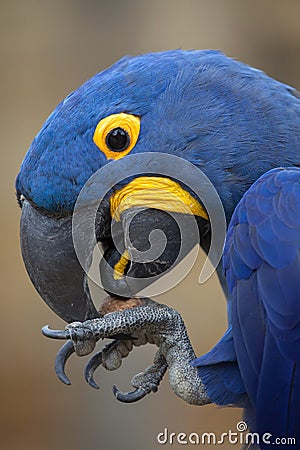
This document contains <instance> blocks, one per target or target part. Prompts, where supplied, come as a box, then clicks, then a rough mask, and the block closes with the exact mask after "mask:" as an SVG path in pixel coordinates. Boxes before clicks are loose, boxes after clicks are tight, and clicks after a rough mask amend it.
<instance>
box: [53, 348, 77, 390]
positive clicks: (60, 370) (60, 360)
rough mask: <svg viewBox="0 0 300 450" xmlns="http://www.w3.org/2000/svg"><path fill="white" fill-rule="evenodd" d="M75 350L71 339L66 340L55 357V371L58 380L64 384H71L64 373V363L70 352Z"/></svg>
mask: <svg viewBox="0 0 300 450" xmlns="http://www.w3.org/2000/svg"><path fill="white" fill-rule="evenodd" d="M74 352H75V349H74V345H73V342H72V341H67V342H66V343H65V344H64V345H63V346H62V347H61V349H60V350H59V352H58V353H57V355H56V358H55V373H56V375H57V377H58V379H59V380H60V381H62V382H63V383H64V384H67V385H70V384H72V383H71V381H70V380H69V378H68V377H67V375H66V373H65V365H66V362H67V360H68V359H69V358H70V356H71V355H72V353H74Z"/></svg>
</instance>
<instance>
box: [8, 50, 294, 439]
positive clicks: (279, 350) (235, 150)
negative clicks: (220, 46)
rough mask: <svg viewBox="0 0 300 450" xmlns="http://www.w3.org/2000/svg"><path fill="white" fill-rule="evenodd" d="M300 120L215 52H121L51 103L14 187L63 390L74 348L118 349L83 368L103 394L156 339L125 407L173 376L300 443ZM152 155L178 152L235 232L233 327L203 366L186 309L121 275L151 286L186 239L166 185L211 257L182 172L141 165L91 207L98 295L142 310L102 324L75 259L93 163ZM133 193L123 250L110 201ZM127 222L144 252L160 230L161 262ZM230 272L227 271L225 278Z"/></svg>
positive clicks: (120, 311) (189, 397)
mask: <svg viewBox="0 0 300 450" xmlns="http://www.w3.org/2000/svg"><path fill="white" fill-rule="evenodd" d="M299 119H300V101H299V94H298V93H297V91H295V90H294V89H293V88H291V87H289V86H287V85H285V84H282V83H280V82H278V81H275V80H273V79H271V78H269V77H268V76H266V75H265V74H264V73H262V72H261V71H259V70H256V69H253V68H250V67H248V66H247V65H245V64H242V63H240V62H237V61H234V60H232V59H230V58H227V57H226V56H224V55H223V54H222V53H220V52H217V51H181V50H176V51H168V52H163V53H153V54H147V55H142V56H138V57H126V58H123V59H122V60H120V61H119V62H117V63H116V64H115V65H113V66H112V67H111V68H109V69H107V70H105V71H103V72H101V73H99V74H97V75H95V76H94V77H93V78H91V79H90V80H88V81H87V82H86V83H84V84H83V85H82V86H81V87H80V88H79V89H77V90H76V91H75V92H73V93H71V94H70V95H69V96H68V97H67V98H66V99H65V100H64V101H63V102H62V103H60V104H59V105H58V106H57V108H56V109H55V110H54V112H53V113H52V114H51V115H50V117H49V118H48V119H47V121H46V122H45V124H44V126H43V127H42V129H41V131H40V132H39V133H38V135H37V136H36V138H35V139H34V141H33V143H32V145H31V147H30V148H29V150H28V153H27V155H26V157H25V159H24V162H23V164H22V166H21V170H20V173H19V175H18V177H17V181H16V191H17V197H18V200H19V203H20V206H21V207H22V216H21V246H22V252H23V258H24V262H25V265H26V268H27V271H28V273H29V276H30V278H31V280H32V282H33V284H34V286H35V287H36V289H37V290H38V292H39V294H40V295H41V297H42V298H43V299H44V300H45V301H46V303H47V304H48V305H49V306H50V307H51V308H52V309H53V310H54V311H55V312H56V313H57V314H58V315H59V316H60V317H61V318H63V319H64V320H65V321H66V322H69V324H68V325H67V326H66V330H61V331H60V330H57V331H55V330H50V329H49V328H47V327H46V328H44V330H43V331H44V334H45V335H47V336H50V337H54V338H59V339H68V341H67V343H66V344H65V345H64V346H63V347H62V349H61V351H60V352H59V354H58V356H57V360H56V370H57V374H58V376H59V378H60V379H61V380H62V381H64V382H65V383H69V380H68V378H67V376H66V374H65V372H64V365H65V362H66V360H67V358H68V357H69V356H70V355H71V354H72V353H73V352H74V351H75V352H76V353H77V354H78V355H82V354H88V353H90V352H91V351H92V350H93V349H94V347H95V343H96V341H97V340H99V339H100V338H104V337H105V338H114V340H113V341H112V342H111V343H110V344H108V346H107V347H106V348H105V349H104V350H103V351H102V352H100V353H96V354H95V355H94V356H93V357H92V358H91V360H90V361H89V363H88V365H87V368H86V379H87V381H88V382H89V383H90V384H91V385H92V386H94V387H96V384H95V381H94V379H93V372H94V370H95V369H96V367H98V366H99V365H100V364H102V365H103V366H104V367H106V368H109V369H116V368H117V367H119V365H120V361H121V359H122V357H125V356H127V355H128V353H129V351H130V350H131V348H132V345H133V344H134V343H135V340H137V341H138V340H140V343H146V342H152V343H155V344H156V345H157V346H158V347H159V348H158V351H157V353H156V356H155V359H154V363H153V365H152V366H150V367H149V368H148V369H146V371H145V372H144V373H142V374H138V375H136V376H135V377H134V378H133V380H132V385H133V386H134V387H135V388H136V389H135V391H134V392H133V393H127V394H125V393H122V392H120V391H119V390H118V389H117V388H116V387H115V388H114V392H115V395H116V397H117V398H118V399H119V400H122V401H128V402H129V401H135V400H137V399H140V398H141V397H143V396H144V395H145V394H147V393H149V392H151V391H156V390H157V388H158V384H159V382H160V380H161V379H162V377H163V375H164V373H165V371H166V370H167V369H168V370H169V379H170V384H171V387H172V388H173V390H174V391H175V393H176V394H177V395H178V396H180V397H181V398H183V399H184V400H186V401H187V402H189V403H191V404H197V405H204V404H207V403H211V402H214V403H216V404H219V405H236V406H239V407H242V408H244V409H245V417H246V420H247V423H248V425H249V427H250V429H251V430H252V431H257V432H258V433H260V434H261V435H263V433H266V432H268V433H272V435H273V436H274V437H276V436H279V437H281V436H283V437H287V436H289V435H291V436H296V437H297V436H298V437H299V440H298V442H300V435H299V431H297V430H298V429H299V428H298V429H297V425H299V424H300V407H299V406H298V401H299V400H298V397H299V393H298V391H299V386H300V374H299V366H298V360H299V356H298V355H299V352H298V347H299V321H300V310H299V307H298V303H297V299H298V297H299V296H298V295H297V294H298V292H299V291H300V283H299V282H298V278H297V271H298V267H299V263H300V262H299V248H300V230H299V225H300V222H299V218H298V214H297V213H298V211H299V210H300V209H299V206H300V205H299V199H300V188H299V186H300V185H299V180H300V179H299V176H300V175H299V170H298V169H297V166H300V153H299V142H300V126H299ZM145 152H150V153H151V154H153V158H154V159H155V157H156V153H164V154H170V155H175V156H179V157H181V158H183V159H184V160H186V161H189V162H190V163H192V164H193V165H194V166H196V167H198V168H200V169H201V170H202V171H203V172H204V174H206V175H207V177H208V178H209V179H210V181H211V182H212V183H213V185H214V187H215V189H216V191H217V192H218V194H219V196H220V198H221V201H222V204H223V207H224V210H225V215H226V218H227V221H228V223H229V222H230V224H229V228H228V233H227V239H226V245H225V251H224V258H223V266H224V273H225V278H226V282H227V284H228V291H227V288H226V287H225V291H226V294H227V296H228V300H229V328H228V330H227V332H226V333H225V335H224V336H223V338H222V339H221V340H220V341H219V343H218V344H217V345H216V346H215V347H214V348H213V349H212V350H211V352H209V353H208V354H207V355H204V356H202V357H200V358H196V357H195V354H194V351H193V349H192V347H191V344H190V341H189V338H188V334H187V331H186V329H185V326H184V323H183V321H182V319H181V317H180V314H179V313H178V312H176V311H175V310H174V309H172V308H170V307H168V306H166V305H161V304H157V303H156V302H154V301H152V300H150V299H146V298H139V296H138V295H137V292H138V289H136V288H135V286H134V285H132V284H131V283H130V282H129V281H127V278H128V279H129V275H130V276H132V277H133V278H137V279H139V278H144V279H149V280H150V281H149V282H151V277H152V276H153V274H154V275H156V274H159V275H160V274H162V273H164V271H165V270H167V269H168V268H170V267H171V265H172V263H173V262H174V260H175V259H176V257H175V256H176V253H177V252H178V242H179V241H180V235H178V227H176V224H174V221H173V219H172V218H170V215H169V214H168V212H170V210H171V211H172V212H173V213H174V214H175V215H177V216H181V217H185V215H186V214H185V212H183V211H181V210H180V208H178V207H177V206H176V205H175V206H174V205H173V203H172V202H169V201H164V196H163V195H162V194H161V192H162V191H161V189H160V188H161V187H162V186H163V191H164V192H169V191H171V190H173V188H174V186H175V190H176V192H179V194H178V195H179V197H180V199H181V200H180V201H182V202H183V203H188V204H189V205H190V206H191V205H192V206H191V208H192V214H193V215H194V216H195V217H196V220H197V226H198V229H199V234H200V236H201V246H202V248H203V249H204V250H205V252H206V253H207V252H208V251H209V247H210V242H211V229H210V224H211V221H210V217H209V216H208V214H207V211H206V209H205V206H204V205H203V203H202V202H201V199H199V198H196V196H195V193H194V192H192V191H190V190H189V188H188V187H186V186H184V185H182V184H181V183H180V182H179V181H178V178H179V177H178V176H179V174H178V173H177V172H176V170H177V168H176V165H174V167H171V169H172V173H173V175H172V177H170V178H166V177H158V176H157V175H156V177H153V176H151V174H149V173H147V170H145V167H144V168H143V169H141V173H140V174H139V175H138V176H136V177H127V179H126V170H124V176H123V178H124V180H123V181H122V182H120V183H119V184H118V185H117V186H115V187H114V188H113V189H110V190H109V191H108V193H107V195H106V196H105V198H103V200H102V202H101V204H100V205H99V208H98V210H97V214H96V220H95V230H96V231H95V233H96V240H97V241H98V242H100V243H101V244H102V245H103V247H104V258H103V260H104V261H105V263H100V272H101V276H102V278H103V280H102V281H103V286H104V288H105V290H106V291H107V292H108V293H109V294H111V298H112V299H113V298H114V299H115V301H116V302H117V303H118V305H120V304H122V305H123V306H124V304H126V302H130V301H135V302H136V303H135V305H134V306H135V307H132V308H127V307H120V308H116V310H114V311H113V312H111V314H108V315H104V314H103V311H102V312H101V311H100V312H99V311H97V309H96V308H95V306H94V304H93V301H92V299H91V295H90V292H89V287H88V284H87V275H86V273H85V271H84V270H83V268H82V266H81V265H80V264H79V261H78V258H77V255H76V252H75V249H74V245H73V240H72V214H73V211H74V206H75V204H76V201H77V199H78V197H79V194H80V191H81V189H82V188H83V187H84V185H85V183H86V182H87V181H88V180H91V179H92V178H91V177H92V176H93V174H95V173H96V172H97V171H98V169H100V168H107V171H109V170H114V169H113V168H114V165H115V164H116V162H117V161H119V160H122V161H124V165H123V168H125V169H126V164H128V168H129V167H130V164H131V160H130V156H131V155H140V154H143V153H145ZM127 161H128V163H127ZM106 166H107V167H106ZM115 167H117V166H115ZM278 167H285V168H286V169H276V168H278ZM107 173H108V172H107ZM257 180H258V181H257ZM102 181H103V184H105V179H103V180H102ZM157 183H158V185H159V186H158V188H157ZM153 186H155V189H156V188H157V189H156V190H155V189H154V188H153ZM150 188H151V189H150ZM128 190H129V191H130V192H132V190H134V192H135V193H137V195H136V196H135V197H134V200H132V198H131V201H129V202H127V203H126V206H125V207H124V208H123V210H122V213H121V214H120V217H119V219H117V220H116V221H117V222H118V223H119V225H120V226H119V228H118V231H117V235H118V236H119V237H120V242H121V244H120V245H121V247H122V246H123V247H122V249H121V250H120V249H119V248H116V245H115V243H114V241H113V240H112V236H111V224H112V219H116V216H115V208H114V204H115V202H117V203H118V205H119V204H120V198H122V199H123V198H124V197H125V196H126V195H127V194H126V192H127V191H128ZM149 192H150V193H151V195H152V197H151V196H149ZM156 192H157V194H155V193H156ZM141 194H145V195H141ZM150 197H151V198H150ZM126 198H127V200H128V198H129V197H128V196H127V197H126ZM116 199H119V200H116ZM129 200H130V199H129ZM237 205H238V206H237ZM144 206H146V207H147V208H146V209H141V208H143V207H144ZM133 211H134V212H137V214H136V215H135V216H134V217H133V216H132V212H133ZM132 217H133V218H132ZM129 219H130V220H131V219H132V220H131V221H130V230H131V236H132V242H133V246H134V247H138V248H141V249H143V250H145V249H147V248H148V245H149V241H148V236H149V234H150V232H151V231H153V230H154V229H157V228H160V229H161V230H162V231H163V232H164V233H165V235H166V236H167V244H166V247H165V250H164V252H163V256H162V257H160V258H157V260H155V261H149V262H146V263H143V264H141V263H138V262H135V261H134V260H130V251H128V249H127V248H126V242H124V239H123V240H122V231H124V230H125V229H126V227H128V221H129ZM73 232H74V230H73ZM193 239H194V236H193ZM193 239H191V245H190V247H189V249H190V248H192V247H193V245H195V240H193ZM189 249H188V250H189ZM123 250H124V252H123ZM116 271H117V276H116ZM221 272H222V270H220V268H218V273H219V275H220V279H221V282H222V283H223V284H224V278H222V277H223V275H222V273H221ZM202 301H203V300H202ZM128 304H129V303H127V305H128ZM212 320H213V319H212ZM116 355H117V356H116ZM298 445H300V444H298ZM261 447H262V448H264V443H261ZM279 448H280V446H279ZM294 448H295V447H294Z"/></svg>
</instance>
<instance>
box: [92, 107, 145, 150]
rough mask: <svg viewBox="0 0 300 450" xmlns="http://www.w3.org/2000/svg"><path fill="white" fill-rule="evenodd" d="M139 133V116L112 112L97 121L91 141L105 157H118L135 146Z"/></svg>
mask: <svg viewBox="0 0 300 450" xmlns="http://www.w3.org/2000/svg"><path fill="white" fill-rule="evenodd" d="M139 133H140V118H139V117H138V116H134V115H133V114H126V113H120V114H112V115H110V116H108V117H105V118H104V119H102V120H100V122H99V123H98V125H97V127H96V129H95V132H94V136H93V141H94V143H95V144H96V145H97V147H98V148H99V149H100V150H101V151H102V152H103V153H104V154H105V156H106V157H107V159H120V158H123V157H124V156H125V155H127V154H128V153H129V152H130V151H131V150H132V149H133V147H134V146H135V144H136V142H137V140H138V137H139Z"/></svg>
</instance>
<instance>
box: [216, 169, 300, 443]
mask: <svg viewBox="0 0 300 450" xmlns="http://www.w3.org/2000/svg"><path fill="white" fill-rule="evenodd" d="M299 186H300V169H297V168H289V169H274V170H272V171H270V172H268V173H266V174H265V175H263V176H262V177H261V178H260V179H258V180H257V182H255V183H254V184H253V186H251V188H250V189H249V191H247V192H246V193H245V195H244V197H243V198H242V200H241V202H240V203H239V205H238V206H237V208H236V210H235V212H234V215H233V218H232V222H231V223H230V225H229V230H228V234H227V239H226V245H225V249H224V269H225V275H226V278H227V276H228V277H229V283H230V293H231V294H230V298H231V302H232V335H233V341H234V348H235V351H236V357H237V362H238V366H239V369H240V372H241V376H242V380H243V382H244V384H245V390H246V392H247V394H248V396H249V399H250V402H251V404H252V406H253V413H252V417H249V420H250V421H251V422H252V423H253V424H254V425H253V430H254V431H255V430H256V431H258V432H259V433H260V434H261V435H263V434H264V433H271V434H272V439H273V440H274V439H275V438H276V437H296V438H297V439H298V442H299V441H300V429H299V423H300V403H299V399H300V365H299V364H300V301H299V299H300V227H299V216H300V202H299V193H300V190H299ZM255 205H256V206H257V208H258V205H259V211H258V212H257V211H256V209H255ZM270 205H271V206H272V207H270ZM297 207H298V210H297ZM239 210H243V214H241V212H240V211H239ZM239 217H243V218H245V217H247V221H248V224H249V225H248V224H247V222H245V220H243V223H242V224H239V222H238V218H239ZM233 249H234V251H233ZM248 252H249V255H252V257H250V256H249V258H248V259H247V254H248ZM239 257H240V260H239ZM253 258H254V259H253ZM247 262H248V267H249V266H250V263H253V262H254V263H255V267H254V268H253V269H252V273H251V275H250V276H248V277H245V276H244V274H245V270H244V268H243V266H244V265H245V264H246V263H247ZM238 264H240V266H241V267H238ZM252 265H253V264H252ZM249 405H250V403H249V404H248V407H247V408H248V412H249V411H250V410H251V407H249ZM261 448H262V449H264V448H267V445H264V444H262V445H261ZM279 448H285V447H284V446H282V447H279ZM296 448H297V447H296Z"/></svg>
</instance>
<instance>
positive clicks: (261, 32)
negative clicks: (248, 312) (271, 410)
mask: <svg viewBox="0 0 300 450" xmlns="http://www.w3.org/2000/svg"><path fill="white" fill-rule="evenodd" d="M299 16H300V3H299V1H297V0H295V1H293V0H288V1H285V2H283V1H280V0H264V1H263V2H262V1H260V0H252V1H251V2H249V1H240V0H227V1H222V0H181V1H180V0H151V1H149V0H148V1H144V0H140V1H138V0H129V1H121V0H119V1H118V0H110V1H102V0H85V1H79V0H73V1H71V0H61V1H59V0H52V1H51V2H50V1H48V2H46V1H34V0H27V1H22V0H19V1H15V0H11V1H8V0H7V1H5V0H2V1H1V3H0V23H1V27H0V34H1V40H0V52H1V73H0V76H1V84H0V89H1V97H0V98H1V110H2V111H1V150H0V151H1V190H0V195H1V205H2V220H1V226H2V229H1V241H2V242H1V271H0V273H1V286H2V294H1V297H2V302H1V311H2V313H1V329H0V330H1V331H0V332H1V375H0V377H1V380H0V390H1V397H0V398H1V412H0V427H1V430H0V448H1V449H2V448H3V450H50V449H51V450H62V449H72V450H79V449H83V450H96V449H102V448H103V449H106V450H114V449H118V448H122V449H123V450H135V449H143V450H148V449H156V448H160V446H159V445H158V444H157V443H156V435H157V433H159V432H161V431H163V429H164V428H165V427H167V428H168V429H169V431H170V432H172V431H174V432H180V431H183V432H186V433H190V432H192V431H194V432H197V433H203V432H209V431H215V432H218V433H221V432H223V431H227V430H228V429H229V428H231V429H233V430H235V426H236V422H237V420H238V418H239V417H240V411H239V410H237V409H218V408H217V407H214V406H209V407H205V408H199V407H198V408H196V407H191V406H188V405H186V404H185V403H184V402H183V401H182V400H180V399H178V398H177V397H175V395H173V393H172V392H171V391H170V388H169V384H168V381H167V377H166V378H165V380H164V382H163V384H162V386H161V388H160V390H159V392H158V393H157V394H156V395H150V396H148V397H147V398H146V399H144V400H143V401H141V402H140V403H138V404H133V405H124V404H120V403H118V402H117V401H116V400H115V399H114V397H113V395H112V393H111V385H112V384H113V383H117V384H118V385H119V387H120V388H121V389H122V388H123V389H126V388H128V387H129V380H130V378H131V376H132V375H133V374H134V373H136V372H137V371H140V370H142V369H143V368H144V367H146V365H148V364H149V363H150V361H151V358H152V354H153V349H151V348H150V346H148V347H149V348H148V347H147V349H146V348H143V349H139V350H136V351H135V352H134V354H132V355H131V357H130V358H129V359H128V360H126V361H125V363H124V365H123V367H122V369H121V370H120V371H119V372H118V373H116V374H114V373H108V372H105V371H104V370H101V369H100V370H99V372H98V374H97V380H98V382H99V383H100V385H101V390H100V391H94V390H92V389H91V388H89V387H88V386H87V385H86V384H85V382H84V381H83V374H82V372H83V363H85V361H84V360H80V359H79V358H77V359H76V358H74V359H73V360H72V361H71V362H70V364H69V366H68V373H69V375H70V377H71V379H72V381H73V385H72V386H71V387H67V386H64V385H62V384H61V383H60V382H59V381H58V380H57V379H56V377H55V375H54V370H53V363H54V357H55V354H56V351H57V349H58V347H59V344H58V343H56V342H54V341H50V340H47V339H45V338H43V337H42V336H41V333H40V328H41V326H42V325H44V324H46V323H49V324H51V326H52V327H55V326H59V327H61V326H63V323H62V322H61V321H60V320H59V319H58V318H56V317H55V315H54V314H53V313H52V312H51V311H50V310H49V309H48V308H47V307H46V306H45V305H44V304H43V302H42V301H41V300H40V299H39V297H38V295H37V294H36V292H35V291H34V289H33V287H32V286H31V284H30V282H29V279H28V278H27V275H26V273H25V270H24V267H23V263H22V260H21V256H20V251H19V243H18V222H19V216H20V210H19V209H18V207H17V204H16V202H15V198H14V178H15V175H16V174H17V172H18V169H19V165H20V163H21V161H22V159H23V157H24V154H25V152H26V149H27V148H28V146H29V144H30V142H31V140H32V139H33V137H34V135H35V134H36V132H37V131H38V130H39V128H40V127H41V125H42V123H43V122H44V120H45V119H46V117H47V115H48V114H49V113H50V112H51V110H52V109H53V108H54V107H55V105H56V104H57V103H58V102H59V101H60V100H61V99H62V98H63V97H64V96H65V95H67V94H68V93H69V92H70V91H71V90H73V89H75V88H76V87H77V86H79V85H80V84H81V83H82V82H84V81H85V80H86V79H87V78H89V77H90V76H92V75H93V74H94V73H96V72H97V71H99V70H102V69H104V68H105V67H107V66H108V65H110V64H112V63H113V62H114V61H116V60H117V59H118V58H120V57H121V56H123V55H125V54H137V53H143V52H148V51H156V50H163V49H171V48H179V47H181V48H184V49H189V48H197V49H200V48H216V49H221V50H223V51H224V52H225V53H227V54H228V55H230V56H233V57H235V58H237V59H240V60H242V61H244V62H246V63H249V64H250V65H254V66H256V67H259V68H261V69H263V70H264V71H266V72H268V73H269V74H270V75H272V76H274V77H275V78H278V79H280V80H282V81H284V82H286V83H290V84H293V85H294V86H295V87H298V89H299V87H300V58H299V50H300V27H299ZM198 273H199V268H197V267H195V268H194V270H193V271H192V273H191V274H190V276H189V278H188V279H186V280H185V281H184V283H182V284H181V285H180V286H179V287H177V288H175V289H173V290H172V291H170V292H169V293H167V294H166V295H165V296H164V297H163V298H162V299H160V300H163V301H164V302H167V303H169V304H170V305H173V306H175V307H176V308H177V309H179V310H180V311H181V312H182V314H183V316H184V318H185V320H186V324H187V326H188V329H189V331H190V335H191V337H192V341H193V345H194V347H195V349H196V352H197V354H201V353H203V352H205V351H207V350H208V349H209V348H210V347H211V346H212V345H213V344H214V343H215V342H216V340H217V339H218V338H219V337H220V336H221V334H222V332H223V331H224V330H225V328H226V312H225V302H224V300H223V298H222V294H221V291H220V289H219V287H218V286H217V284H216V280H215V279H214V280H211V281H210V282H209V283H207V285H205V286H204V287H201V288H200V287H199V286H198V285H197V276H198ZM235 447H236V446H235ZM172 448H181V446H179V445H173V446H172ZM223 448H230V445H229V444H224V445H223Z"/></svg>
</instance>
